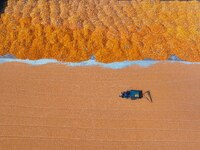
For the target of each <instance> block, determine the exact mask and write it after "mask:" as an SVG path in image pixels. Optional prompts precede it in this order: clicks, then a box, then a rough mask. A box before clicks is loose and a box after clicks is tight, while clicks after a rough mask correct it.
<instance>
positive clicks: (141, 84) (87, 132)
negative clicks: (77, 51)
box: [0, 63, 200, 150]
mask: <svg viewBox="0 0 200 150" xmlns="http://www.w3.org/2000/svg"><path fill="white" fill-rule="evenodd" d="M0 70H1V73H0V83H1V85H0V149H1V150H199V147H200V93H199V89H200V73H199V70H200V66H199V65H185V64H179V63H175V64H170V63H160V64H156V65H153V66H151V67H148V68H141V67H138V66H132V67H128V68H124V69H118V70H113V69H105V68H100V67H75V68H74V67H67V66H64V65H58V64H57V65H56V64H49V65H43V66H35V67H33V66H30V65H27V64H21V63H7V64H2V65H0ZM128 89H143V90H150V91H151V94H152V97H153V103H150V102H148V101H147V100H145V99H142V100H139V101H130V100H125V99H121V98H120V97H118V95H119V94H120V92H121V91H124V90H128Z"/></svg>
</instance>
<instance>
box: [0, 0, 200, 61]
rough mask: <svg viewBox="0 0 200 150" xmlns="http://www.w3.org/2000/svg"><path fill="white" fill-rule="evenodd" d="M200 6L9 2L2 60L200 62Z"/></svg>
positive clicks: (1, 33)
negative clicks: (6, 56) (8, 56)
mask: <svg viewBox="0 0 200 150" xmlns="http://www.w3.org/2000/svg"><path fill="white" fill-rule="evenodd" d="M199 43H200V3H199V2H197V1H190V2H178V1H174V2H173V1H171V2H150V1H142V2H136V1H131V2H119V1H118V0H37V1H36V0H8V6H7V7H6V9H5V13H4V14H2V15H1V17H0V55H4V54H7V53H10V54H13V55H15V56H16V57H17V58H21V59H26V58H28V59H33V60H35V59H41V58H54V59H57V60H60V61H71V62H78V61H84V60H88V59H89V58H90V57H91V56H92V55H94V56H95V57H96V59H97V61H100V62H115V61H124V60H141V59H144V58H152V59H156V60H165V59H167V58H168V57H169V56H170V55H172V54H175V55H177V56H178V57H179V58H181V59H183V60H187V61H200V44H199Z"/></svg>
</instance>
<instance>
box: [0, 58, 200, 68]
mask: <svg viewBox="0 0 200 150" xmlns="http://www.w3.org/2000/svg"><path fill="white" fill-rule="evenodd" d="M7 62H20V63H26V64H29V65H34V66H35V65H44V64H50V63H56V64H63V65H67V66H101V67H105V68H112V69H121V68H125V67H129V66H132V65H138V66H141V67H148V66H151V65H154V64H156V63H159V62H168V63H183V64H188V65H189V64H200V62H187V61H169V60H166V61H157V60H136V61H123V62H113V63H101V62H97V61H96V60H88V61H82V62H61V61H57V60H55V59H39V60H29V59H25V60H22V59H13V58H0V64H2V63H7Z"/></svg>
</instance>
